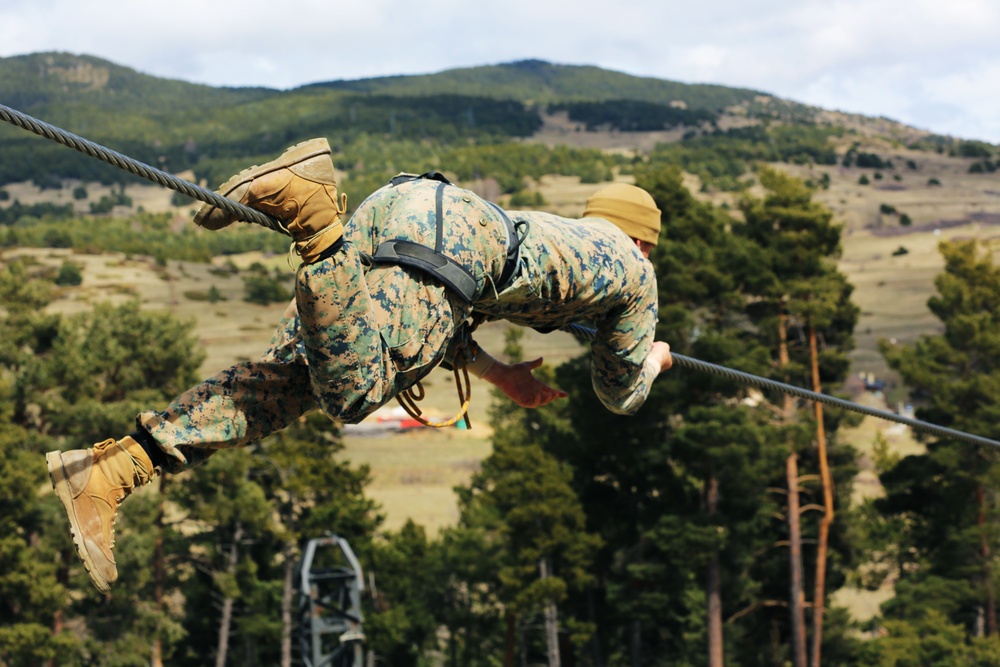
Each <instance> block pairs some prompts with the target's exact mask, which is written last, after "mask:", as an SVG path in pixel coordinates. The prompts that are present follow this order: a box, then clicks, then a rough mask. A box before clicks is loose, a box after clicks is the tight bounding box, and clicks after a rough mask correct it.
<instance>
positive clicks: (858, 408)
mask: <svg viewBox="0 0 1000 667" xmlns="http://www.w3.org/2000/svg"><path fill="white" fill-rule="evenodd" d="M563 331H566V332H568V333H571V334H573V335H575V336H579V337H581V338H586V339H587V340H593V339H594V336H596V335H597V332H596V331H595V330H594V329H590V328H588V327H585V326H582V325H579V324H571V325H569V326H568V327H565V328H564V329H563ZM670 354H671V356H672V357H673V360H674V363H675V364H676V365H678V366H681V367H684V368H689V369H691V370H696V371H702V372H706V373H712V374H714V375H719V376H721V377H724V378H727V379H729V380H734V381H736V382H739V383H741V384H745V385H750V386H755V387H759V388H761V389H770V390H774V391H779V392H783V393H785V394H790V395H792V396H797V397H799V398H804V399H807V400H810V401H817V402H820V403H826V404H827V405H833V406H836V407H838V408H844V409H845V410H851V411H853V412H859V413H861V414H864V415H869V416H871V417H878V418H879V419H885V420H887V421H892V422H897V423H899V424H905V425H906V426H909V427H910V428H912V429H915V430H917V431H923V432H925V433H932V434H934V435H939V436H941V437H944V438H953V439H955V440H962V441H963V442H968V443H971V444H975V445H988V446H990V447H1000V442H997V441H996V440H991V439H990V438H984V437H982V436H979V435H974V434H971V433H965V432H964V431H958V430H955V429H953V428H948V427H946V426H938V425H937V424H931V423H929V422H925V421H920V420H919V419H910V418H909V417H903V416H902V415H897V414H896V413H894V412H887V411H885V410H878V409H876V408H870V407H868V406H866V405H860V404H858V403H854V402H851V401H848V400H845V399H842V398H837V397H835V396H829V395H828V394H821V393H818V392H815V391H810V390H808V389H803V388H802V387H796V386H795V385H791V384H786V383H784V382H778V381H777V380H769V379H767V378H763V377H760V376H759V375H752V374H751V373H745V372H743V371H738V370H736V369H733V368H728V367H726V366H719V365H718V364H713V363H709V362H707V361H701V360H700V359H693V358H691V357H686V356H684V355H683V354H677V353H676V352H671V353H670Z"/></svg>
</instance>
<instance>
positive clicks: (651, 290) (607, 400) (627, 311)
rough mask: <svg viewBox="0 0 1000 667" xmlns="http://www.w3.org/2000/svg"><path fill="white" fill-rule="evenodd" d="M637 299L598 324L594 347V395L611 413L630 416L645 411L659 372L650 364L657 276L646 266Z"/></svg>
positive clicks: (592, 352) (654, 331) (657, 368)
mask: <svg viewBox="0 0 1000 667" xmlns="http://www.w3.org/2000/svg"><path fill="white" fill-rule="evenodd" d="M636 284H637V289H636V295H635V298H633V299H632V300H630V301H629V303H628V305H627V306H626V307H625V308H623V309H621V310H620V311H618V312H614V313H610V314H609V315H608V317H607V318H606V319H605V320H604V321H603V322H600V323H599V324H598V327H597V335H596V336H595V338H594V341H593V343H592V344H591V355H592V360H591V380H592V381H593V385H594V392H595V393H596V394H597V397H598V398H599V399H600V400H601V403H603V404H604V406H605V407H606V408H608V410H610V411H611V412H614V413H616V414H622V415H631V414H635V412H636V411H638V410H639V408H640V407H642V404H643V403H645V401H646V397H647V396H649V390H650V388H651V387H652V386H653V381H654V380H655V379H656V376H657V375H658V374H659V372H660V369H659V367H658V365H657V364H655V363H647V357H648V356H649V353H650V351H651V350H652V348H653V339H654V335H655V333H656V319H657V291H656V276H655V274H654V273H653V270H652V265H651V264H649V263H648V262H644V263H643V270H642V271H641V272H640V273H639V274H638V276H637V280H636Z"/></svg>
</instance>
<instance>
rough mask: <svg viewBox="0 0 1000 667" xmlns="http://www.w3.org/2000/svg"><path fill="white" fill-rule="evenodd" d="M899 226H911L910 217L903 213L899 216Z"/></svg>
mask: <svg viewBox="0 0 1000 667" xmlns="http://www.w3.org/2000/svg"><path fill="white" fill-rule="evenodd" d="M899 224H901V225H903V226H904V227H909V226H910V225H911V224H913V220H910V216H909V215H907V214H906V213H904V214H903V215H901V216H899Z"/></svg>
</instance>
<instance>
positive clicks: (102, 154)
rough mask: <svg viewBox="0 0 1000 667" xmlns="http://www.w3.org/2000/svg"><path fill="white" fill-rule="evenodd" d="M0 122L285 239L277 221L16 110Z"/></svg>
mask: <svg viewBox="0 0 1000 667" xmlns="http://www.w3.org/2000/svg"><path fill="white" fill-rule="evenodd" d="M0 120H5V121H7V122H8V123H10V124H11V125H16V126H17V127H20V128H21V129H24V130H28V131H29V132H34V133H35V134H37V135H39V136H42V137H45V138H46V139H50V140H52V141H54V142H56V143H57V144H62V145H63V146H68V147H69V148H72V149H74V150H77V151H80V152H81V153H83V154H84V155H89V156H90V157H92V158H96V159H98V160H101V161H102V162H106V163H108V164H110V165H113V166H115V167H118V168H119V169H123V170H125V171H127V172H129V173H132V174H135V175H136V176H140V177H142V178H145V179H146V180H148V181H152V182H153V183H157V184H158V185H162V186H164V187H166V188H170V189H171V190H175V191H177V192H180V193H181V194H183V195H187V196H188V197H191V198H192V199H197V200H198V201H201V202H205V203H206V204H211V205H212V206H215V207H218V208H221V209H223V210H224V211H226V212H227V213H230V214H232V215H234V216H236V217H237V218H238V219H239V220H245V221H247V222H255V223H257V224H258V225H263V226H264V227H267V228H268V229H272V230H274V231H276V232H281V233H282V234H286V235H287V234H288V232H287V231H286V230H285V229H284V227H283V226H282V225H281V223H280V222H279V221H278V220H276V219H275V218H272V217H271V216H269V215H266V214H264V213H261V212H260V211H258V210H256V209H252V208H250V207H249V206H244V205H243V204H240V203H239V202H235V201H233V200H231V199H226V198H225V197H223V196H222V195H220V194H217V193H215V192H212V191H211V190H206V189H205V188H203V187H201V186H198V185H195V184H194V183H190V182H188V181H185V180H184V179H182V178H177V177H176V176H174V175H172V174H168V173H167V172H165V171H162V170H160V169H157V168H156V167H151V166H149V165H148V164H146V163H144V162H139V161H138V160H135V159H133V158H130V157H128V156H127V155H122V154H121V153H118V152H116V151H113V150H111V149H109V148H105V147H104V146H101V145H100V144H95V143H94V142H92V141H88V140H87V139H84V138H83V137H79V136H77V135H75V134H72V133H70V132H67V131H65V130H63V129H60V128H58V127H56V126H54V125H49V124H48V123H44V122H42V121H40V120H38V119H37V118H32V117H31V116H29V115H27V114H24V113H21V112H20V111H17V110H16V109H11V108H10V107H8V106H5V105H3V104H0Z"/></svg>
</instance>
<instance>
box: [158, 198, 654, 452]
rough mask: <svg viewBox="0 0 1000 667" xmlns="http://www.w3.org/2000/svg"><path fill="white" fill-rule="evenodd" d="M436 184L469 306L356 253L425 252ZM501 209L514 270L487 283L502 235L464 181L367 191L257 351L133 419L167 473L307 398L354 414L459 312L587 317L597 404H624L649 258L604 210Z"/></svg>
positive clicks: (430, 360) (307, 406) (633, 397)
mask: <svg viewBox="0 0 1000 667" xmlns="http://www.w3.org/2000/svg"><path fill="white" fill-rule="evenodd" d="M438 187H443V188H444V189H443V210H444V216H443V218H444V225H443V226H442V232H443V234H442V238H441V245H440V247H441V248H442V250H443V253H444V254H445V255H447V256H448V257H451V258H452V259H454V260H456V261H457V262H458V263H459V264H460V265H461V266H463V267H465V268H466V269H467V270H468V272H469V273H470V274H471V275H472V277H473V278H474V280H475V283H476V290H477V298H476V299H475V301H474V303H473V304H471V305H470V304H469V303H467V302H465V301H464V300H463V299H461V298H459V297H458V296H457V295H456V294H455V293H454V292H452V291H451V290H449V289H447V288H445V287H444V286H443V285H441V284H440V283H438V282H437V281H436V280H433V279H430V278H428V276H427V274H426V273H424V272H423V271H421V270H419V269H414V268H408V267H405V266H400V265H389V264H369V263H368V262H367V261H365V260H366V258H367V257H368V256H371V255H372V254H374V252H375V249H376V248H377V247H378V245H379V244H380V243H381V242H382V241H385V240H389V239H405V240H409V241H415V242H418V243H421V244H424V245H426V246H429V247H432V248H433V247H435V243H436V241H437V239H436V235H437V234H438V225H437V222H436V220H435V218H436V215H435V210H436V209H435V194H436V192H437V189H438ZM511 215H512V217H513V218H514V219H515V220H523V221H526V222H527V223H528V228H527V232H526V236H525V238H524V241H523V243H522V244H521V246H520V254H519V262H518V270H517V271H516V273H515V274H514V277H513V278H512V279H510V280H509V281H508V284H506V285H498V284H497V283H498V281H499V279H500V277H501V275H502V272H503V269H504V265H505V263H506V261H507V249H508V246H509V243H510V231H509V228H508V226H507V224H505V222H504V219H503V216H502V215H501V214H500V212H499V211H498V210H496V209H495V208H494V207H492V206H491V205H489V204H488V203H486V202H485V201H483V200H482V199H480V198H479V197H477V196H476V195H475V194H473V193H472V192H469V191H467V190H463V189H461V188H458V187H455V186H451V185H446V186H441V185H440V184H439V183H437V182H435V181H430V180H424V179H419V180H412V181H408V182H404V183H402V184H399V185H389V186H386V187H384V188H382V189H380V190H378V191H377V192H375V193H374V194H372V195H371V196H370V197H369V198H368V199H367V200H365V202H363V203H362V204H361V206H359V207H358V209H357V211H356V212H355V213H354V216H353V217H352V219H351V221H350V222H349V223H348V224H347V226H346V229H345V237H346V238H348V239H350V243H346V244H345V245H344V247H343V249H342V250H340V251H339V252H337V253H336V254H334V255H333V256H331V257H329V258H327V259H325V260H322V261H319V262H316V263H314V264H309V265H306V266H303V267H301V268H300V269H299V271H298V275H297V281H296V297H295V301H294V302H293V303H292V304H291V305H290V306H289V308H288V310H287V311H286V313H285V315H284V317H283V318H282V320H281V322H280V323H279V325H278V328H277V331H276V332H275V335H274V338H273V339H272V341H271V345H270V346H269V348H268V350H267V352H266V353H265V354H264V356H263V357H262V358H261V360H260V361H256V362H245V363H240V364H237V365H235V366H233V367H231V368H229V369H227V370H224V371H222V372H221V373H219V374H218V375H216V376H214V377H212V378H210V379H208V380H206V381H205V382H203V383H201V384H199V385H198V386H196V387H194V388H192V389H190V390H188V391H187V392H185V393H184V394H183V395H181V396H180V397H178V398H177V399H176V400H175V401H174V402H173V403H172V404H171V405H170V406H169V407H168V408H167V409H166V410H165V411H163V412H144V413H142V414H140V415H139V418H138V422H139V424H140V425H141V426H142V427H143V428H144V429H146V430H147V431H148V432H149V433H150V434H151V435H152V436H153V438H154V439H155V440H156V441H157V442H158V443H159V445H160V446H161V448H162V449H163V450H164V451H165V452H166V453H167V454H168V455H169V456H171V457H172V459H171V461H172V463H171V465H170V467H171V468H172V470H171V471H172V472H177V471H179V470H182V469H184V468H185V467H191V466H194V465H197V464H198V463H201V462H202V461H203V460H205V459H206V458H207V457H208V456H209V455H210V454H211V453H212V452H213V451H214V450H215V449H218V448H224V447H234V446H241V445H246V444H248V443H250V442H253V441H255V440H258V439H260V438H262V437H264V436H267V435H268V434H270V433H273V432H275V431H277V430H280V429H282V428H284V427H285V426H287V425H288V424H290V423H291V422H293V421H294V420H295V419H297V418H298V417H299V416H301V415H303V414H305V413H306V412H308V411H311V410H313V409H315V408H321V409H322V410H324V411H325V412H326V413H327V414H328V415H329V416H330V417H332V418H335V419H339V420H342V421H345V422H348V423H355V422H358V421H360V420H362V419H363V418H364V417H366V416H367V415H369V414H370V413H371V412H373V411H374V410H375V409H377V408H378V407H380V406H382V405H384V404H385V403H386V402H387V401H389V400H390V399H392V398H393V397H395V396H396V394H397V393H398V392H400V391H402V390H404V389H406V388H408V387H410V386H412V385H413V384H415V383H416V382H417V381H418V380H419V379H420V378H422V377H423V376H425V375H426V374H427V373H429V372H430V371H431V369H433V368H434V367H435V366H436V365H438V364H439V363H441V361H442V360H444V359H445V358H446V357H450V356H451V355H454V354H456V349H455V345H456V340H457V339H458V337H457V336H456V334H457V332H458V331H459V329H460V327H461V326H462V325H463V323H465V322H466V321H467V320H468V319H469V317H470V316H471V315H472V313H473V312H474V311H475V312H477V313H482V314H484V315H486V316H488V317H489V318H499V319H506V320H508V321H510V322H513V323H515V324H520V325H524V326H530V327H536V328H543V329H546V328H547V329H556V328H560V327H563V326H566V325H568V324H571V323H579V322H590V323H593V324H594V325H596V327H597V331H598V333H597V337H596V339H595V340H594V342H593V344H592V353H593V384H594V388H595V390H596V392H597V394H598V396H599V397H600V398H601V400H602V402H603V403H604V404H605V405H606V406H607V407H608V408H609V409H611V410H612V411H614V412H619V413H632V412H635V410H637V409H638V408H639V406H640V405H642V403H643V401H644V400H645V398H646V395H647V394H648V392H649V387H650V385H651V384H652V381H653V379H654V378H655V377H656V374H657V372H658V371H659V368H654V367H653V366H654V365H653V364H644V361H645V359H646V356H647V355H648V354H649V351H650V349H651V347H652V342H653V333H654V328H655V323H656V308H657V291H656V277H655V275H654V273H653V269H652V265H651V264H650V263H649V262H648V261H646V260H645V259H644V258H643V256H642V255H641V253H640V252H639V250H638V248H636V246H635V244H634V243H633V242H632V241H631V240H630V239H629V238H628V237H627V236H626V235H625V234H624V233H623V232H622V231H621V230H619V229H618V228H617V227H615V226H614V225H613V224H611V223H609V222H607V221H605V220H602V219H598V218H592V219H584V220H582V221H578V220H568V219H565V218H560V217H558V216H554V215H550V214H547V213H540V212H524V213H520V212H519V213H514V214H511ZM524 229H525V228H524V227H521V230H522V234H523V233H524V232H523V230H524Z"/></svg>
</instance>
